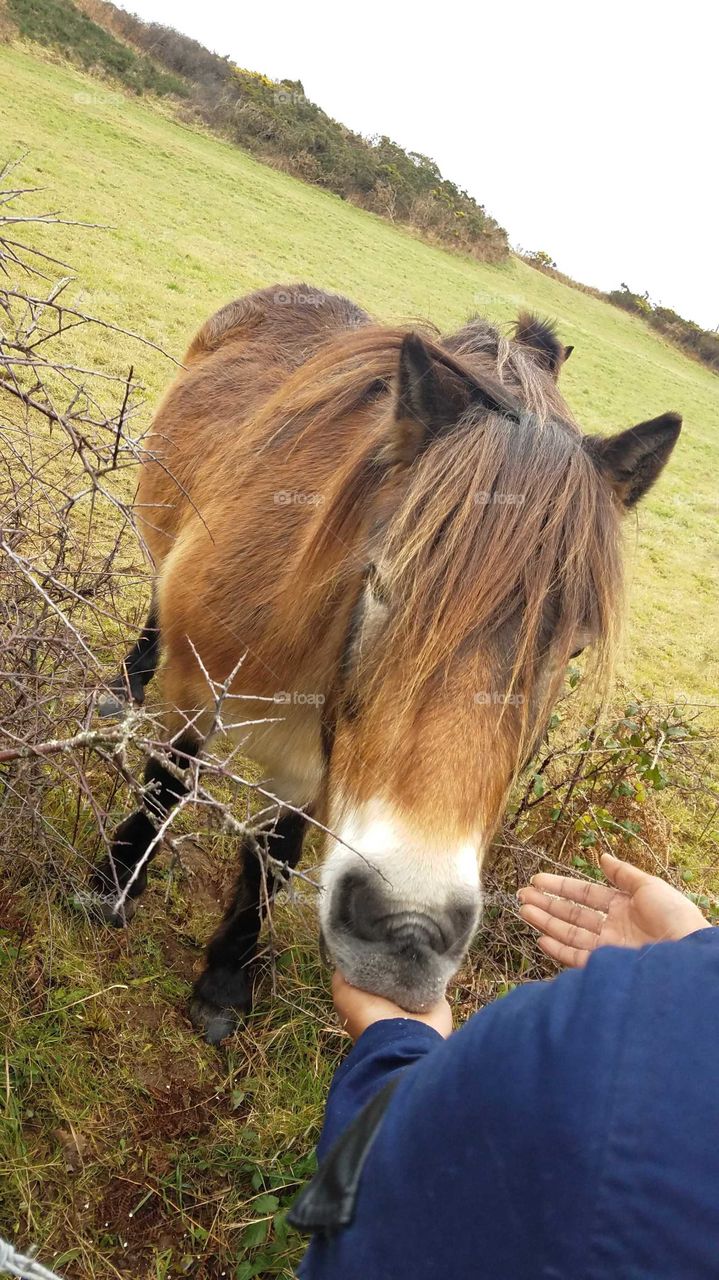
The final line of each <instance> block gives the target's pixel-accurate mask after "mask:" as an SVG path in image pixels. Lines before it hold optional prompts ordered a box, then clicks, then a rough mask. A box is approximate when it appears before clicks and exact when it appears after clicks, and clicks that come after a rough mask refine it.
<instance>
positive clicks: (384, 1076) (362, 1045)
mask: <svg viewBox="0 0 719 1280" xmlns="http://www.w3.org/2000/svg"><path fill="white" fill-rule="evenodd" d="M442 1043H443V1039H442V1036H441V1035H440V1034H439V1032H438V1031H434V1030H433V1028H432V1027H428V1026H426V1025H425V1023H423V1022H416V1021H415V1020H414V1019H412V1018H386V1019H384V1020H383V1021H381V1022H374V1023H373V1024H372V1026H371V1027H368V1028H367V1030H366V1031H364V1032H363V1033H362V1035H361V1036H360V1037H359V1039H358V1041H357V1043H356V1044H355V1046H354V1048H353V1049H352V1051H351V1052H350V1053H349V1054H348V1056H347V1057H346V1058H345V1060H344V1062H343V1063H342V1066H341V1067H340V1068H339V1069H338V1070H337V1071H336V1072H335V1076H334V1079H333V1081H332V1084H331V1086H330V1091H329V1094H328V1097H327V1107H326V1109H325V1118H324V1124H323V1126H322V1134H321V1137H320V1140H319V1143H318V1144H317V1158H318V1160H322V1159H323V1157H324V1156H325V1155H326V1154H327V1152H328V1151H329V1150H330V1148H331V1147H332V1146H333V1145H334V1143H335V1141H336V1140H337V1138H339V1136H340V1134H341V1133H342V1132H343V1131H344V1130H345V1129H346V1128H347V1125H348V1124H350V1123H351V1122H352V1120H354V1118H355V1116H356V1115H357V1114H358V1112H359V1111H361V1110H362V1107H364V1106H365V1104H366V1103H367V1102H369V1100H370V1098H373V1097H374V1095H375V1094H376V1093H378V1092H379V1090H380V1089H381V1088H383V1086H384V1085H386V1084H387V1083H388V1082H389V1081H390V1080H391V1079H392V1077H393V1076H395V1075H396V1074H397V1072H398V1071H403V1070H404V1069H405V1067H408V1066H410V1065H411V1064H412V1063H413V1062H418V1061H419V1059H420V1058H423V1057H424V1056H425V1054H427V1053H430V1052H431V1051H432V1050H433V1049H435V1048H436V1047H437V1046H438V1045H441V1044H442Z"/></svg>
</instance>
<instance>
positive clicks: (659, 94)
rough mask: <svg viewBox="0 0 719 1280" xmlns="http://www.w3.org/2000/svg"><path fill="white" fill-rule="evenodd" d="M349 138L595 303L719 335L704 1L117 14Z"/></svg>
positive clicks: (712, 112)
mask: <svg viewBox="0 0 719 1280" xmlns="http://www.w3.org/2000/svg"><path fill="white" fill-rule="evenodd" d="M124 7H125V8H128V9H131V10H133V11H134V12H136V13H138V14H139V15H140V17H142V18H144V19H146V20H148V21H150V20H153V21H158V22H164V23H166V24H167V25H169V26H174V27H176V28H177V29H179V30H180V31H183V32H185V33H186V34H187V35H191V36H194V37H195V39H197V40H200V41H201V42H202V43H203V44H205V45H207V46H208V47H209V48H211V49H214V50H215V51H216V52H218V53H221V54H229V55H230V57H231V58H232V60H233V61H234V62H236V63H238V64H239V65H240V66H243V67H249V68H251V69H253V70H256V71H262V72H264V73H265V74H266V75H269V76H271V77H272V78H274V79H283V78H287V79H292V80H301V81H302V83H303V86H304V90H305V93H306V94H307V96H308V97H310V98H311V99H312V100H313V101H314V102H317V103H318V104H319V105H320V106H321V107H323V108H324V110H325V111H327V112H328V113H329V114H330V115H332V116H334V117H335V118H336V119H338V120H341V121H342V122H343V123H344V124H347V125H349V126H350V127H351V128H353V129H356V130H358V131H359V132H361V133H363V134H366V135H371V134H373V133H386V134H388V135H389V136H390V137H391V138H393V139H394V140H395V141H396V142H399V143H401V144H402V146H404V147H406V148H408V149H410V150H415V151H422V152H424V153H425V154H427V155H430V156H432V157H433V158H434V159H435V160H436V161H437V163H438V164H439V166H440V168H441V169H442V172H443V173H444V174H445V176H446V177H449V178H452V179H453V180H454V181H455V182H457V183H458V184H459V185H461V186H464V187H465V188H466V189H467V190H468V191H469V192H470V193H471V194H472V195H473V196H474V197H475V198H476V199H478V200H480V201H481V203H483V204H484V205H485V207H486V208H487V210H488V211H489V212H490V213H491V214H493V215H494V217H496V218H497V219H498V220H499V221H500V222H501V223H502V224H503V225H504V226H505V227H506V228H507V229H508V231H509V237H510V241H511V242H512V244H514V245H520V246H522V247H523V248H527V249H545V250H546V251H547V252H549V253H551V254H552V256H553V257H554V258H555V260H556V262H557V264H558V265H559V267H560V268H561V269H562V270H564V271H567V272H568V273H569V274H570V275H572V276H574V277H576V278H577V279H579V280H583V281H585V282H587V283H589V284H594V285H597V286H599V287H600V288H614V287H616V286H618V285H619V283H620V281H626V282H627V283H628V284H629V285H630V287H631V288H633V289H636V290H639V291H643V290H644V289H647V290H648V291H649V294H650V297H651V298H652V299H653V300H654V301H657V302H661V303H663V304H664V305H666V306H671V307H674V308H675V309H676V310H677V311H679V312H680V313H681V314H682V315H684V316H686V317H688V318H689V319H692V320H696V321H697V322H698V323H700V324H702V325H704V326H706V327H708V328H711V329H713V328H715V327H716V326H717V325H719V267H718V263H719V254H718V252H717V207H716V206H717V192H718V187H719V178H718V176H717V124H718V123H719V122H718V119H717V56H718V47H719V16H718V15H719V6H717V5H716V4H714V3H711V2H710V0H706V3H704V4H699V3H697V2H696V0H682V2H681V3H677V0H673V2H672V3H671V4H666V3H664V2H663V0H656V2H655V3H648V2H647V0H625V2H624V3H617V2H616V0H601V3H598V4H597V3H595V4H593V5H591V6H590V5H587V4H586V3H585V4H582V0H573V2H572V3H565V0H557V2H556V3H553V2H551V0H548V2H547V3H541V0H539V3H538V2H537V0H514V2H513V3H512V4H509V3H506V0H505V3H504V4H503V3H501V0H492V3H490V4H488V3H482V0H474V2H471V0H455V3H453V4H450V3H446V2H445V3H442V0H434V3H432V4H431V5H427V4H424V3H416V4H408V3H405V2H404V0H384V2H383V3H380V2H378V0H355V3H353V4H351V5H349V4H347V3H346V0H345V3H343V2H342V0H334V2H333V3H326V2H325V0H272V2H271V3H264V4H263V3H262V2H261V0H260V3H249V4H238V5H234V4H228V3H227V0H225V2H224V3H223V2H222V0H203V3H202V4H197V2H196V0H125V4H124Z"/></svg>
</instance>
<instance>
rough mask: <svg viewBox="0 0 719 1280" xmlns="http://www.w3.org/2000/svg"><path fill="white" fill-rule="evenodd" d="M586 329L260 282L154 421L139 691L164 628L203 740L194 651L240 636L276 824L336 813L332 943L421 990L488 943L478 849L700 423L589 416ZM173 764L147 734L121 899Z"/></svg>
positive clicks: (229, 1019)
mask: <svg viewBox="0 0 719 1280" xmlns="http://www.w3.org/2000/svg"><path fill="white" fill-rule="evenodd" d="M567 354H568V350H567V349H565V348H564V347H562V346H560V344H559V342H558V341H557V338H556V336H555V333H554V330H553V329H552V327H551V326H549V325H547V324H544V323H542V322H539V321H538V320H536V319H535V318H533V317H530V316H520V318H519V321H518V323H517V326H516V331H515V334H514V338H513V340H512V341H508V340H506V339H504V338H502V337H500V335H499V334H498V333H497V332H496V330H494V329H492V328H491V327H490V326H489V325H488V324H487V323H486V322H485V321H483V320H480V319H476V320H473V321H471V322H470V323H469V324H468V325H467V326H466V327H465V328H464V329H462V330H460V331H459V332H458V333H455V334H453V335H451V336H449V337H443V338H438V337H436V336H430V335H429V334H421V333H419V332H417V330H416V329H414V330H410V331H408V330H406V329H403V328H387V327H383V326H379V325H376V324H374V323H372V322H371V320H370V319H369V317H368V316H367V315H365V313H364V312H362V311H361V310H360V309H359V308H358V307H356V306H355V305H354V304H353V303H351V302H349V301H347V300H346V299H345V298H341V297H335V296H331V295H328V294H325V293H323V292H320V291H317V290H314V289H311V288H309V287H308V286H304V285H300V286H284V287H277V288H274V289H266V290H263V291H262V292H259V293H255V294H252V295H251V296H249V297H247V298H244V299H241V300H240V301H239V302H233V303H230V304H229V305H228V306H226V307H224V308H223V309H222V310H221V311H220V312H218V313H217V315H215V316H214V317H213V318H212V319H211V320H209V321H208V322H207V323H206V324H205V325H204V326H203V328H202V329H201V330H200V332H199V333H198V334H197V336H196V337H195V339H194V340H193V342H192V344H191V346H190V349H189V351H188V353H187V357H186V367H185V369H184V370H183V372H182V373H181V374H180V376H179V377H178V378H177V380H176V381H175V383H174V384H173V385H172V387H171V388H170V390H169V392H168V393H167V395H166V397H165V400H164V401H163V403H162V405H161V406H160V408H159V410H158V412H157V415H156V418H155V421H154V426H153V430H152V435H151V437H150V442H149V451H148V457H147V462H146V463H145V466H144V468H143V471H142V476H141V480H140V489H139V499H138V513H139V518H140V523H141V527H142V532H143V535H144V538H145V539H146V542H147V545H148V547H149V549H150V552H151V555H152V559H153V562H154V565H155V570H156V583H155V591H154V596H153V604H152V608H151V612H150V617H149V618H148V622H147V626H146V627H145V630H144V631H143V633H142V635H141V636H140V639H139V640H138V642H137V644H136V646H135V648H134V649H133V651H132V652H131V653H130V654H129V655H128V657H127V659H126V662H125V669H124V675H123V679H122V683H121V684H120V686H119V688H120V689H122V687H123V684H124V687H125V688H127V687H128V686H129V691H130V693H131V694H132V696H133V697H134V698H135V699H136V700H138V701H141V700H142V696H143V688H144V685H145V683H146V682H147V680H148V679H149V678H150V677H151V675H152V673H153V671H154V669H155V667H156V665H157V661H158V656H159V645H160V640H161V642H162V651H163V654H164V671H163V684H164V702H165V703H166V704H167V705H168V706H170V707H172V708H174V709H175V710H174V711H173V712H171V713H170V714H169V719H168V734H169V737H170V739H171V742H172V749H173V752H174V758H175V761H176V762H177V763H178V764H179V765H181V766H185V765H187V764H188V762H189V759H190V758H191V757H193V756H195V755H196V754H197V752H198V751H199V750H200V748H201V746H202V743H203V740H204V739H205V737H206V735H207V734H208V733H209V732H210V731H211V728H212V718H213V710H212V706H211V697H210V691H209V689H208V684H207V680H206V678H205V675H204V674H203V670H202V667H201V665H200V660H201V663H202V665H203V666H204V667H205V668H206V670H207V672H208V673H209V675H210V676H211V677H212V679H214V680H217V681H224V680H226V679H227V677H228V675H229V674H230V673H231V672H232V671H233V670H234V669H235V668H236V667H237V665H238V660H239V659H240V658H241V657H242V656H243V655H245V659H244V662H243V663H242V665H241V666H240V667H239V669H238V670H237V673H236V675H235V678H234V682H233V685H232V691H233V693H238V694H246V695H253V696H258V695H259V696H262V697H269V698H272V699H274V700H275V701H276V702H277V703H278V706H277V707H276V708H274V710H273V715H274V716H275V720H274V722H273V723H268V722H267V717H266V714H265V713H264V712H263V711H262V710H260V711H259V715H261V716H262V718H263V722H259V721H258V723H257V724H252V725H250V726H249V728H248V727H245V728H244V729H243V730H242V731H241V738H240V740H241V743H242V746H243V749H244V751H245V752H246V754H247V755H249V756H251V757H252V758H254V759H255V760H256V761H258V762H259V763H260V764H261V766H262V767H263V769H264V770H265V771H266V779H267V780H266V785H267V786H268V787H269V788H270V789H271V790H272V792H273V793H274V794H275V795H276V796H278V797H279V799H280V800H281V801H284V802H285V806H284V807H281V808H280V810H279V816H278V817H277V818H276V820H275V821H274V822H273V824H272V825H271V826H269V827H268V828H267V829H266V830H265V831H264V833H263V834H262V836H261V839H262V841H263V842H264V844H265V846H266V848H267V849H268V850H269V851H270V852H271V853H272V854H273V855H274V857H276V858H278V859H279V860H280V861H281V862H282V863H283V864H285V866H286V867H288V868H293V867H295V866H296V864H297V862H298V859H299V857H300V852H301V846H302V838H303V834H304V831H305V827H306V825H307V818H306V817H305V816H304V815H305V814H307V815H311V816H312V817H314V818H316V819H317V820H318V821H319V822H321V823H322V824H323V825H324V826H326V827H328V828H329V829H330V831H331V832H332V833H333V835H332V836H328V837H327V838H326V856H325V859H324V863H323V869H322V894H321V898H320V917H321V928H322V933H323V936H324V940H325V943H326V946H327V948H328V950H329V952H330V954H331V956H332V958H333V960H334V961H335V962H336V963H337V964H338V965H339V966H340V968H341V969H342V971H343V972H344V974H345V975H346V976H347V978H348V979H349V980H350V981H351V982H353V983H354V984H355V985H357V986H361V987H364V988H366V989H368V990H370V991H374V992H377V993H378V994H381V995H384V996H387V997H389V998H391V999H393V1000H395V1001H397V1002H398V1003H399V1004H400V1005H402V1006H403V1007H404V1008H407V1009H412V1010H419V1009H422V1008H423V1007H425V1006H427V1005H428V1004H429V1003H430V1002H432V1001H434V1000H435V999H436V998H437V997H438V996H439V994H440V993H441V992H442V991H443V990H444V987H445V984H446V982H447V980H448V979H449V977H450V976H451V974H452V973H453V972H454V971H455V969H456V968H457V966H458V964H459V962H460V960H461V958H462V956H463V954H464V952H465V951H466V948H467V946H468V944H469V941H470V939H471V936H472V933H473V930H474V928H475V926H476V924H477V919H478V915H479V909H480V866H481V862H482V858H483V856H484V854H485V851H486V849H487V846H488V844H489V841H490V839H491V836H492V833H493V831H494V830H495V828H496V826H497V823H498V821H499V819H500V817H501V814H502V810H503V807H504V804H505V800H506V796H507V792H508V788H509V787H510V785H511V783H512V781H513V779H514V778H515V776H516V774H517V772H518V770H519V768H520V767H521V766H522V764H523V762H525V761H526V759H527V758H528V756H529V755H530V753H531V751H532V749H533V746H534V745H535V744H536V742H537V739H538V736H539V735H541V733H542V731H543V728H544V725H545V724H546V719H547V715H548V712H549V709H550V707H551V705H552V702H553V699H554V698H555V696H556V693H557V690H558V687H559V685H560V683H561V681H562V675H563V671H564V669H565V666H566V663H567V661H568V659H569V658H570V657H571V656H572V655H574V654H576V653H577V652H578V651H579V650H581V649H583V648H584V647H585V646H586V645H587V644H593V645H595V646H596V648H597V651H598V653H599V657H600V660H601V661H602V662H603V663H604V665H605V666H606V659H607V658H608V657H609V656H610V655H611V651H612V648H613V644H614V638H615V633H616V628H617V618H618V615H619V612H620V604H621V594H622V592H621V576H622V575H621V557H620V526H621V514H622V510H623V509H624V508H626V507H632V506H633V505H634V504H635V503H636V502H637V500H638V499H639V498H641V497H642V495H643V494H644V493H645V492H646V491H647V489H648V488H649V487H650V485H651V484H652V483H653V481H654V480H655V479H656V478H657V476H658V475H659V473H660V471H661V469H662V467H663V466H664V464H665V462H666V461H667V459H668V457H669V454H670V453H671V450H672V448H673V446H674V444H675V442H676V439H677V436H678V434H679V430H680V426H681V419H680V418H679V417H678V416H677V415H676V414H664V415H663V416H662V417H659V418H656V419H655V420H653V421H651V422H645V423H642V424H640V425H639V426H636V427H633V428H631V429H630V430H628V431H624V432H623V433H621V434H619V435H615V436H611V437H609V438H598V437H594V438H591V437H585V436H583V435H582V434H581V432H580V430H579V428H578V427H577V426H576V425H575V423H574V421H573V420H572V418H571V415H570V413H569V410H568V408H567V406H566V404H565V403H564V401H563V399H562V397H561V395H560V393H559V391H558V389H557V383H556V379H557V375H558V372H559V369H560V367H561V364H562V362H563V360H564V359H565V358H566V355H567ZM259 705H260V706H261V704H259ZM190 723H191V726H192V727H188V726H189V725H190ZM176 775H177V769H176V770H175V773H172V772H170V771H169V770H168V769H166V768H162V767H160V766H159V765H158V764H157V762H155V761H152V760H151V761H150V762H149V764H148V768H147V773H146V778H147V781H148V782H151V783H153V784H154V785H153V786H151V787H150V788H149V789H148V792H147V799H146V801H145V808H143V809H140V810H139V811H138V812H136V813H133V814H132V815H131V816H130V817H129V818H128V819H126V821H125V822H123V823H122V825H121V826H120V827H119V829H118V831H117V833H116V838H115V842H114V846H113V850H112V860H111V861H107V862H106V863H105V864H104V865H103V866H102V867H101V868H99V869H98V873H97V878H96V887H97V889H98V891H99V892H100V894H101V895H103V896H104V899H105V902H106V904H107V910H108V911H109V912H110V913H111V914H112V913H113V912H114V913H115V918H117V914H118V912H117V891H116V885H117V884H118V883H119V885H120V888H121V889H122V888H124V889H125V890H126V891H127V895H128V896H129V898H134V897H137V896H139V894H140V893H142V891H143V889H144V887H145V883H146V866H145V863H146V861H147V860H148V859H147V851H148V847H149V846H150V844H151V843H152V841H153V839H154V837H155V833H156V829H157V825H158V820H160V819H161V818H163V817H164V816H165V814H166V813H167V811H168V810H169V808H170V807H171V806H172V805H173V804H174V803H176V801H177V799H178V798H179V796H180V795H181V794H183V784H182V783H181V782H180V781H179V780H178V778H177V776H176ZM287 806H292V807H287ZM298 810H301V812H298ZM250 848H251V846H250V845H249V844H248V845H247V848H246V849H245V854H246V856H245V857H244V858H243V866H242V871H241V873H240V877H239V881H238V884H237V888H236V891H235V894H234V897H233V899H232V902H231V904H230V906H229V909H228V911H227V913H226V915H225V917H224V920H223V922H222V924H221V926H220V928H219V930H218V932H217V933H216V934H215V936H214V938H213V939H212V941H211V942H210V945H209V948H208V952H207V965H206V968H205V971H204V972H203V974H202V975H201V977H200V978H199V980H198V981H197V983H196V985H195V989H194V995H193V1002H192V1010H191V1011H192V1016H193V1019H194V1021H195V1024H196V1025H198V1026H200V1027H201V1028H202V1029H203V1030H204V1032H205V1034H206V1036H207V1038H208V1039H209V1040H210V1041H217V1040H219V1039H221V1038H222V1037H223V1036H224V1035H226V1034H227V1033H228V1032H229V1031H230V1030H231V1029H232V1027H233V1025H234V1023H235V1020H236V1017H237V1015H238V1014H239V1013H241V1012H243V1011H246V1010H247V1009H249V1007H250V1004H251V966H252V961H253V958H254V956H255V953H256V947H257V939H258V933H259V928H260V916H261V908H260V901H261V899H264V900H266V899H267V894H266V893H262V892H261V890H262V883H261V881H262V868H261V866H260V861H259V860H258V858H257V857H256V856H254V855H253V854H252V853H250ZM113 864H114V865H113ZM280 878H281V877H280ZM128 885H129V890H128ZM274 887H275V886H274V885H273V886H271V889H272V888H274ZM128 905H129V904H128Z"/></svg>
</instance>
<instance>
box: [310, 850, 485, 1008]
mask: <svg viewBox="0 0 719 1280" xmlns="http://www.w3.org/2000/svg"><path fill="white" fill-rule="evenodd" d="M327 907H328V910H327V913H326V916H325V919H324V922H323V931H324V936H325V941H326V945H327V947H328V950H329V951H330V952H331V954H332V957H333V959H334V961H335V963H336V964H337V965H338V967H339V968H340V970H341V971H342V973H343V974H344V976H345V977H346V978H347V980H348V981H349V982H351V983H352V984H353V986H357V987H361V988H363V989H364V990H366V991H371V992H373V993H374V994H375V995H381V996H384V997H385V998H387V999H389V1000H393V1001H394V1002H395V1003H397V1004H399V1005H400V1006H401V1007H402V1008H403V1009H407V1010H408V1011H412V1012H419V1011H421V1010H423V1009H426V1008H428V1007H429V1006H430V1005H432V1004H433V1003H435V1002H436V1001H437V1000H438V999H440V997H441V996H442V995H443V993H444V990H445V987H446V985H447V982H448V981H449V979H450V978H451V976H452V974H453V973H454V972H455V971H456V969H457V967H458V965H459V963H460V962H461V959H462V957H463V955H464V952H465V950H466V948H467V945H468V942H469V939H470V938H471V935H472V932H473V930H474V927H475V925H476V922H477V916H478V911H479V901H478V898H476V897H475V896H472V898H471V900H470V899H469V897H462V898H457V899H455V900H453V901H452V902H450V903H447V904H445V905H444V906H442V907H441V908H440V907H437V908H432V910H431V911H430V910H426V909H423V910H417V909H413V908H412V907H411V906H410V905H409V904H406V903H402V902H401V901H400V902H398V901H396V900H394V898H393V895H392V894H391V892H390V890H389V889H388V887H387V886H384V885H382V884H378V882H377V876H376V875H375V876H366V875H364V874H362V873H361V872H350V873H348V874H345V875H343V876H342V878H341V879H340V880H338V881H337V882H336V883H335V884H334V886H333V887H332V890H331V900H330V902H329V903H328V904H327Z"/></svg>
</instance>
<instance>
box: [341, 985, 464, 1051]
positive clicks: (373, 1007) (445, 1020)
mask: <svg viewBox="0 0 719 1280" xmlns="http://www.w3.org/2000/svg"><path fill="white" fill-rule="evenodd" d="M332 999H333V1000H334V1004H335V1009H336V1010H337V1013H338V1015H339V1019H340V1022H341V1023H342V1026H343V1027H344V1029H345V1031H348V1032H349V1034H350V1035H351V1037H352V1039H353V1040H357V1039H358V1037H359V1036H361V1035H362V1032H363V1031H366V1030H367V1027H370V1026H371V1025H372V1023H373V1022H382V1021H383V1020H384V1019H386V1018H413V1019H414V1021H415V1022H425V1023H426V1024H427V1026H428V1027H434V1029H435V1031H439V1034H440V1035H441V1036H444V1038H445V1039H446V1038H447V1036H448V1035H451V1032H452V1011H451V1009H450V1007H449V1003H448V1001H447V998H446V996H443V997H442V999H441V1000H438V1001H437V1004H435V1005H433V1006H432V1008H431V1009H428V1010H427V1012H426V1013H408V1012H407V1010H406V1009H400V1007H399V1005H398V1004H393V1003H392V1001H391V1000H385V999H384V998H383V997H382V996H373V995H371V994H370V992H369V991H360V990H359V988H358V987H352V986H350V984H349V982H348V981H347V979H346V978H343V977H342V974H341V973H340V972H339V970H337V971H336V972H335V974H334V975H333V978H332Z"/></svg>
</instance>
